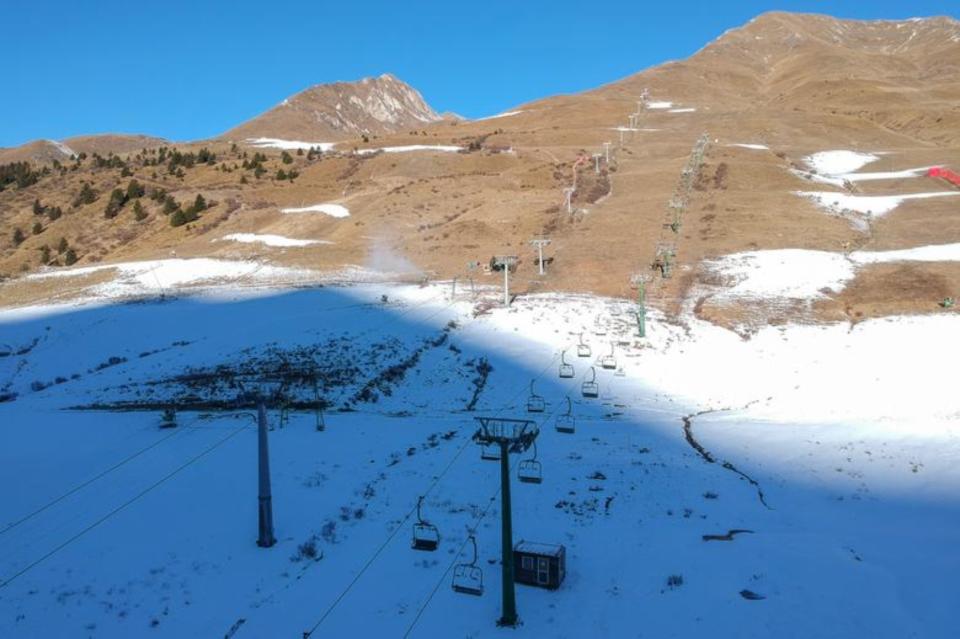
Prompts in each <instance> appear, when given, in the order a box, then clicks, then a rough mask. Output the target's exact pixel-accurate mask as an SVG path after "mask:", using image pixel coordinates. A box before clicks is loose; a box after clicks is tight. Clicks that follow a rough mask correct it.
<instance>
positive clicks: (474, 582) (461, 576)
mask: <svg viewBox="0 0 960 639" xmlns="http://www.w3.org/2000/svg"><path fill="white" fill-rule="evenodd" d="M470 543H471V544H473V560H472V561H471V562H470V563H462V564H457V565H456V566H454V568H453V581H452V582H451V583H450V586H451V587H452V588H453V591H454V592H459V593H461V594H464V595H473V596H475V597H479V596H480V595H482V594H483V571H482V570H481V569H480V566H478V565H477V539H476V538H475V537H474V536H473V535H470Z"/></svg>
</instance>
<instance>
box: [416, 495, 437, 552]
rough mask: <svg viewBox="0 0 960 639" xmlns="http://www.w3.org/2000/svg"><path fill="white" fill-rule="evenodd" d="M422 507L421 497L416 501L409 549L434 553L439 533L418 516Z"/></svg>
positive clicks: (434, 527)
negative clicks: (415, 514) (415, 521)
mask: <svg viewBox="0 0 960 639" xmlns="http://www.w3.org/2000/svg"><path fill="white" fill-rule="evenodd" d="M422 505H423V497H422V496H421V497H420V499H419V500H417V523H415V524H414V525H413V543H412V544H411V547H412V548H413V549H414V550H426V551H431V552H432V551H434V550H436V549H437V546H439V545H440V531H439V530H438V529H437V527H436V526H434V525H433V524H431V523H430V522H429V521H427V520H426V519H424V518H423V517H422V516H421V514H420V508H421V506H422Z"/></svg>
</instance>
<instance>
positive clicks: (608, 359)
mask: <svg viewBox="0 0 960 639" xmlns="http://www.w3.org/2000/svg"><path fill="white" fill-rule="evenodd" d="M613 352H614V345H613V342H610V354H609V355H605V356H603V357H601V358H600V366H602V367H603V368H606V369H608V370H613V369H615V368H616V367H617V358H616V357H614V355H613Z"/></svg>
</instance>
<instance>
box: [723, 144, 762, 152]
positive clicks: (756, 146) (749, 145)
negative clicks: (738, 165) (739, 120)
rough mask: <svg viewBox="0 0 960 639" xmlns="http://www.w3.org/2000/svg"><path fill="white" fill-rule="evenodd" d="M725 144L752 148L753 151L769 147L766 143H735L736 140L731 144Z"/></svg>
mask: <svg viewBox="0 0 960 639" xmlns="http://www.w3.org/2000/svg"><path fill="white" fill-rule="evenodd" d="M727 146H738V147H740V148H742V149H753V150H754V151H765V150H768V149H769V148H770V147H768V146H767V145H766V144H749V143H736V142H735V143H733V144H728V145H727Z"/></svg>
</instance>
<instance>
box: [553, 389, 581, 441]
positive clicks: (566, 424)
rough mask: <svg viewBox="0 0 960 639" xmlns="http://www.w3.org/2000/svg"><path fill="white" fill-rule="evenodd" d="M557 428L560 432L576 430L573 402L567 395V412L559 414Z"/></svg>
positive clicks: (568, 432) (570, 432)
mask: <svg viewBox="0 0 960 639" xmlns="http://www.w3.org/2000/svg"><path fill="white" fill-rule="evenodd" d="M556 429H557V432H558V433H567V434H572V433H573V432H575V431H576V425H575V422H574V419H573V404H572V403H571V402H570V398H569V397H567V412H566V413H564V414H563V415H557V422H556Z"/></svg>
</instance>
